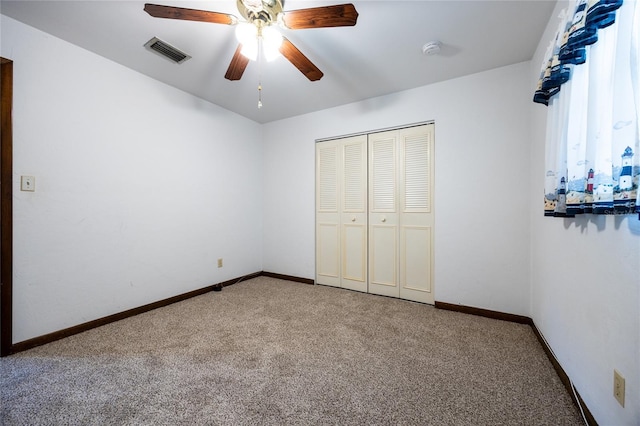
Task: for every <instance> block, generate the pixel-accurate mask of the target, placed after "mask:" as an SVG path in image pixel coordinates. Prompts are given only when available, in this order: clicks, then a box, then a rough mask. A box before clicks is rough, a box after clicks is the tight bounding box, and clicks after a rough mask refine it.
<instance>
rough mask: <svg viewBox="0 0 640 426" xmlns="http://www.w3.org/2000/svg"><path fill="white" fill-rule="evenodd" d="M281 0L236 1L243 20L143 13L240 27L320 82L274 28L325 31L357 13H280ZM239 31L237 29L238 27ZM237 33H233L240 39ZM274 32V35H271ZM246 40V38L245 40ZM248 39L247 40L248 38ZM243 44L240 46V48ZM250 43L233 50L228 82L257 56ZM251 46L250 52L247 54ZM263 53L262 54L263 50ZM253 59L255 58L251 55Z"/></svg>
mask: <svg viewBox="0 0 640 426" xmlns="http://www.w3.org/2000/svg"><path fill="white" fill-rule="evenodd" d="M283 1H284V0H237V6H238V11H239V12H240V15H242V17H243V18H244V19H245V20H246V21H240V20H239V19H238V18H237V17H235V16H234V15H230V14H227V13H219V12H210V11H206V10H198V9H186V8H182V7H173V6H162V5H158V4H149V3H147V4H145V6H144V10H145V11H146V12H147V13H148V14H149V15H151V16H153V17H155V18H169V19H181V20H187V21H200V22H210V23H213V24H225V25H244V26H245V28H246V27H248V28H249V32H250V34H252V35H253V39H254V40H255V41H256V43H265V42H269V41H270V39H272V38H275V43H276V44H277V45H278V46H277V50H278V51H279V52H280V53H281V54H282V56H284V57H285V58H287V60H289V62H291V63H292V64H293V65H294V66H295V67H296V68H298V70H300V72H302V73H303V74H304V75H305V76H306V77H307V78H308V79H309V80H311V81H316V80H320V79H321V78H322V76H323V73H322V71H320V69H318V67H317V66H315V64H314V63H313V62H311V61H310V60H309V58H307V57H306V56H305V55H304V54H303V53H302V52H301V51H300V50H298V48H297V47H295V46H294V45H293V43H291V42H290V41H289V40H287V39H286V38H285V37H283V36H281V35H280V34H279V33H278V31H277V30H276V31H274V30H275V26H276V25H278V26H280V27H282V28H286V29H290V30H301V29H307V28H328V27H345V26H354V25H355V24H356V21H357V19H358V12H357V11H356V8H355V7H354V6H353V4H339V5H333V6H322V7H311V8H306V9H299V10H290V11H286V12H285V11H283V10H282V4H283ZM238 30H240V28H238ZM238 33H239V32H238V31H237V32H236V34H237V35H238V37H239V38H240V35H239V34H238ZM274 33H275V34H274ZM245 40H246V39H245ZM249 40H250V39H249ZM243 44H244V46H243ZM249 44H250V42H248V41H245V42H244V43H243V42H242V41H241V42H240V44H239V45H238V48H237V49H236V51H235V53H234V55H233V58H232V59H231V63H230V64H229V68H228V69H227V72H226V74H225V78H226V79H228V80H240V78H241V77H242V74H243V73H244V70H245V68H246V67H247V65H248V63H249V60H250V59H249V57H248V56H252V53H253V54H255V53H257V54H259V52H257V50H259V46H260V44H257V45H256V46H249ZM249 47H253V52H250V50H252V49H248V48H249ZM265 53H266V51H265ZM254 56H255V55H254Z"/></svg>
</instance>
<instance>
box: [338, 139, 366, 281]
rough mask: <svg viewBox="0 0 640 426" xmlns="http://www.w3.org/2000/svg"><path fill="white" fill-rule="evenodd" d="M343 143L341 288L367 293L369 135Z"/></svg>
mask: <svg viewBox="0 0 640 426" xmlns="http://www.w3.org/2000/svg"><path fill="white" fill-rule="evenodd" d="M342 142H343V145H342V154H343V155H342V158H343V161H342V188H343V191H342V218H341V221H340V222H341V225H342V228H341V231H342V235H341V237H342V287H344V288H348V289H351V290H357V291H364V292H366V291H367V137H366V135H362V136H354V137H351V138H347V139H343V140H342Z"/></svg>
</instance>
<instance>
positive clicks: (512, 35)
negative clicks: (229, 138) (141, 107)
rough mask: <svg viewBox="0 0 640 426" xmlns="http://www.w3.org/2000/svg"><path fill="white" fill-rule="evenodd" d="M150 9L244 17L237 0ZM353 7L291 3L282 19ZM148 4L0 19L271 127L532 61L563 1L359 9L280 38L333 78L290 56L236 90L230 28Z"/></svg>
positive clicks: (0, 6)
mask: <svg viewBox="0 0 640 426" xmlns="http://www.w3.org/2000/svg"><path fill="white" fill-rule="evenodd" d="M148 2H149V3H156V4H162V5H171V6H179V7H187V8H194V9H203V10H211V11H216V12H224V13H231V14H233V15H235V16H238V17H239V16H240V14H239V13H238V11H237V8H236V2H235V0H227V1H207V2H203V1H183V0H157V1H156V0H148ZM348 2H349V1H348V0H335V1H312V0H286V1H285V4H284V10H285V11H287V10H295V9H302V8H307V7H315V6H326V5H331V4H341V3H348ZM144 3H145V2H144V1H134V0H131V1H115V0H108V1H100V0H91V1H54V0H47V1H25V0H22V1H5V0H2V1H1V2H0V13H2V14H3V15H6V16H9V17H11V18H14V19H16V20H18V21H21V22H23V23H25V24H28V25H30V26H33V27H35V28H38V29H40V30H42V31H45V32H47V33H50V34H52V35H54V36H56V37H59V38H61V39H63V40H66V41H68V42H70V43H73V44H75V45H78V46H80V47H83V48H85V49H87V50H90V51H92V52H95V53H97V54H99V55H101V56H104V57H105V58H108V59H111V60H113V61H115V62H117V63H120V64H122V65H124V66H126V67H129V68H131V69H134V70H136V71H139V72H141V73H143V74H146V75H148V76H150V77H152V78H154V79H157V80H160V81H162V82H164V83H166V84H169V85H171V86H174V87H177V88H179V89H182V90H184V91H186V92H189V93H191V94H193V95H195V96H198V97H200V98H203V99H206V100H208V101H210V102H213V103H215V104H217V105H220V106H222V107H224V108H226V109H228V110H231V111H234V112H236V113H238V114H241V115H243V116H245V117H248V118H250V119H252V120H254V121H256V122H259V123H266V122H270V121H274V120H279V119H282V118H287V117H291V116H295V115H299V114H304V113H308V112H313V111H318V110H321V109H325V108H329V107H333V106H337V105H342V104H346V103H350V102H355V101H360V100H363V99H367V98H371V97H375V96H380V95H385V94H388V93H393V92H398V91H401V90H406V89H411V88H414V87H419V86H424V85H427V84H431V83H434V82H438V81H443V80H447V79H451V78H455V77H459V76H463V75H468V74H473V73H476V72H480V71H484V70H488V69H492V68H496V67H501V66H505V65H509V64H514V63H518V62H521V61H526V60H529V59H531V57H532V56H533V54H534V50H535V48H536V46H537V44H538V41H539V40H540V37H541V35H542V32H543V31H544V28H545V26H546V24H547V21H548V20H549V18H550V15H551V12H552V10H553V8H554V6H555V0H533V1H527V0H509V1H505V0H503V1H484V0H472V1H456V0H447V1H376V0H366V1H353V2H352V3H353V4H354V5H355V7H356V9H357V11H358V13H359V17H358V22H357V24H356V26H354V27H340V28H321V29H307V30H296V31H292V30H282V33H283V34H284V35H285V37H287V38H288V39H289V40H290V41H291V42H292V43H293V44H295V45H296V46H297V47H298V49H300V50H301V51H302V52H303V53H304V54H305V55H306V56H307V57H308V58H309V59H310V60H311V61H312V62H314V63H315V64H316V65H317V66H318V67H319V68H320V69H321V70H322V71H323V72H324V77H323V78H322V79H321V80H320V81H316V82H310V81H309V80H307V78H306V77H305V76H304V75H303V74H302V73H300V72H299V71H298V70H297V69H296V68H295V67H294V66H293V65H292V64H291V63H289V62H288V61H287V60H286V59H284V58H282V57H280V58H278V59H276V60H275V61H274V62H270V63H263V64H262V67H261V68H262V69H261V70H259V66H258V64H257V63H255V62H251V63H249V65H248V67H247V69H246V71H245V73H244V75H243V77H242V79H241V80H240V81H228V80H226V79H225V78H224V74H225V72H226V70H227V67H228V65H229V61H230V60H231V58H232V56H233V54H234V52H235V49H236V47H237V41H236V40H235V33H234V29H233V28H232V27H229V26H227V25H220V24H211V23H203V22H194V21H180V20H173V19H160V18H152V17H151V16H149V15H148V14H147V13H146V12H144V11H143V7H144ZM154 36H156V37H158V38H160V39H162V40H163V41H166V42H167V43H169V44H172V45H173V46H175V47H177V48H179V49H181V50H183V51H184V52H186V53H188V54H189V55H191V56H192V59H190V60H188V61H186V62H184V63H183V64H181V65H177V64H174V63H171V62H170V61H168V60H167V59H165V58H162V57H160V56H158V55H156V54H154V53H152V52H150V51H148V50H146V49H145V48H144V47H143V45H144V44H145V43H146V42H147V41H148V40H149V39H151V38H152V37H154ZM432 40H439V41H440V42H442V50H441V53H440V54H439V55H438V56H425V55H423V54H422V46H423V45H424V44H425V43H426V42H428V41H432ZM259 74H261V76H262V78H261V80H262V87H263V90H262V93H263V95H262V97H263V104H264V106H263V107H262V108H261V109H258V107H257V101H258V91H257V86H258V81H259Z"/></svg>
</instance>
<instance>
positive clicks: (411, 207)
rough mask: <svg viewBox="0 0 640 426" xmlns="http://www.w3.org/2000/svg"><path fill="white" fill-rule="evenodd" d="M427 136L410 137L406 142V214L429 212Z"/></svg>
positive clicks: (404, 209)
mask: <svg viewBox="0 0 640 426" xmlns="http://www.w3.org/2000/svg"><path fill="white" fill-rule="evenodd" d="M429 161H430V159H429V139H428V137H427V134H422V135H413V136H408V137H406V138H405V140H404V197H403V199H404V208H403V211H405V212H429V211H430V205H431V198H430V195H431V194H430V191H429V188H430V184H431V183H430V181H429V180H430V179H429V176H430V170H429V164H430V163H429Z"/></svg>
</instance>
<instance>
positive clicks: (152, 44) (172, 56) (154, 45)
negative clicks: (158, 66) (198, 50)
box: [144, 37, 191, 64]
mask: <svg viewBox="0 0 640 426" xmlns="http://www.w3.org/2000/svg"><path fill="white" fill-rule="evenodd" d="M144 47H146V48H147V49H149V50H151V51H153V52H156V53H157V54H158V55H162V56H164V57H165V58H167V59H169V60H170V61H171V62H175V63H176V64H181V63H183V62H184V61H186V60H187V59H190V58H191V56H189V55H187V54H186V53H184V52H181V51H180V50H178V49H176V48H175V47H173V46H171V45H170V44H169V43H167V42H164V41H162V40H160V39H159V38H158V37H154V38H152V39H151V40H149V41H148V42H146V43H145V44H144Z"/></svg>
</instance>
